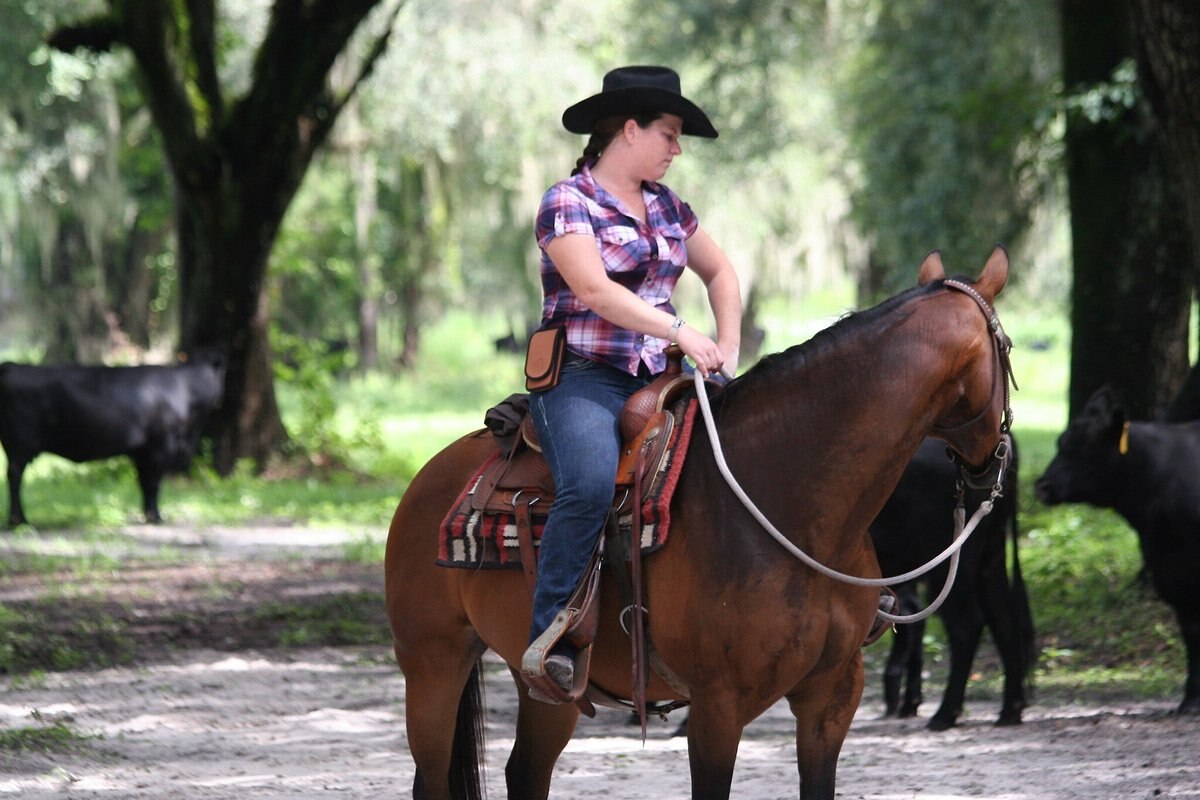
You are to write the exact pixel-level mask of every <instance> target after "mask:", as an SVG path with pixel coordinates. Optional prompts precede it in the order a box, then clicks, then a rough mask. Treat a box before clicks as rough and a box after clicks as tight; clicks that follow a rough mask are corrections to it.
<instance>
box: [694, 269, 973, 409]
mask: <svg viewBox="0 0 1200 800" xmlns="http://www.w3.org/2000/svg"><path fill="white" fill-rule="evenodd" d="M968 280H969V279H968ZM942 283H943V281H942V280H934V281H930V282H929V283H927V284H924V285H922V286H913V287H911V288H909V289H905V290H904V291H902V292H900V293H899V294H896V295H892V296H891V297H889V298H887V299H886V300H883V301H882V302H880V303H878V304H877V305H874V306H871V307H870V308H866V309H863V310H861V311H849V312H847V313H845V314H844V315H842V316H841V317H840V318H839V319H838V320H837V321H836V322H835V323H833V324H832V325H830V326H829V327H828V328H824V329H823V330H820V331H817V333H815V334H814V335H813V336H812V338H811V339H808V340H807V341H804V342H800V343H798V344H794V345H792V346H790V347H788V348H787V349H785V350H781V351H779V352H777V353H771V354H768V355H766V356H763V357H762V358H760V359H759V360H758V362H757V363H755V365H754V366H752V367H751V368H750V369H748V370H746V372H744V373H743V374H742V375H740V376H738V378H736V379H735V380H733V381H731V382H730V383H729V384H727V385H726V386H725V387H723V388H722V389H721V391H720V392H719V393H717V394H716V395H715V396H714V397H713V403H714V405H718V404H723V403H726V402H729V401H730V400H731V399H733V398H734V397H737V396H738V395H740V394H742V393H744V392H753V391H755V389H757V388H759V387H760V386H761V385H762V384H763V383H764V382H769V381H775V380H777V379H779V378H780V377H781V376H782V375H784V374H791V373H793V372H795V371H798V370H802V369H803V368H804V365H805V364H807V363H808V362H810V361H813V360H816V359H818V358H819V357H820V356H821V355H822V354H824V353H826V352H828V351H830V350H832V349H834V348H836V347H838V346H839V345H840V344H841V342H842V341H844V340H845V339H849V338H852V337H855V336H859V335H861V333H862V331H864V330H866V329H869V328H872V327H874V326H876V325H877V324H878V323H879V320H881V319H883V318H885V317H891V316H892V315H893V314H894V313H895V312H896V311H897V310H899V309H900V308H901V307H903V306H906V305H908V303H909V302H911V301H912V300H916V299H918V298H921V297H925V296H927V295H930V294H933V293H935V292H937V291H940V290H941V289H942Z"/></svg>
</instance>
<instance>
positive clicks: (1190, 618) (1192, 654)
mask: <svg viewBox="0 0 1200 800" xmlns="http://www.w3.org/2000/svg"><path fill="white" fill-rule="evenodd" d="M1175 616H1176V619H1178V620H1179V630H1180V633H1181V634H1182V635H1183V645H1184V648H1185V649H1186V650H1187V679H1186V681H1185V682H1184V684H1183V702H1182V703H1180V705H1179V713H1180V714H1200V608H1197V609H1195V610H1193V611H1191V612H1190V613H1188V612H1185V611H1184V610H1182V609H1178V608H1177V609H1176V611H1175Z"/></svg>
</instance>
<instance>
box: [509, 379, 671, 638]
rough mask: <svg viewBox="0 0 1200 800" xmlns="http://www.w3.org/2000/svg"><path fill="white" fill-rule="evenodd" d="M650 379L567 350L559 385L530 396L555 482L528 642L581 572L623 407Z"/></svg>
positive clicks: (612, 473)
mask: <svg viewBox="0 0 1200 800" xmlns="http://www.w3.org/2000/svg"><path fill="white" fill-rule="evenodd" d="M646 383H648V379H647V378H645V377H641V376H636V377H635V376H633V375H629V374H628V373H625V372H622V371H620V370H618V369H615V368H613V367H610V366H608V365H606V364H598V363H596V362H594V361H588V360H587V359H584V358H582V357H580V356H574V355H568V357H567V361H566V363H564V364H563V368H562V376H561V378H560V379H559V382H558V385H557V386H555V387H554V388H553V389H550V390H548V391H545V392H534V393H533V394H532V396H531V397H530V402H529V410H530V413H531V414H533V424H534V427H535V428H536V429H537V435H538V441H539V442H540V444H541V446H542V453H543V455H545V457H546V463H547V464H548V465H549V466H550V472H551V474H552V475H553V476H554V486H555V490H554V504H553V505H551V506H550V512H549V516H548V517H547V519H546V528H545V530H544V531H543V533H542V541H541V546H540V547H539V548H538V567H537V570H538V574H537V588H536V591H535V592H534V595H533V622H532V624H531V626H530V632H529V641H530V642H532V641H533V640H534V639H536V638H537V637H538V636H539V635H541V633H542V632H543V631H544V630H546V628H548V627H549V626H550V623H551V622H553V621H554V617H555V615H556V614H558V612H559V611H561V610H562V609H563V607H564V606H566V604H567V600H569V599H570V597H571V592H573V591H574V590H575V587H576V585H577V584H578V583H579V580H580V578H582V577H583V571H584V569H586V568H587V563H588V559H589V558H590V556H591V554H592V550H593V549H594V548H595V546H596V539H597V537H598V536H599V535H600V532H601V530H602V529H603V528H604V522H605V519H606V518H607V517H608V512H609V508H610V507H611V506H612V502H613V488H614V484H615V482H616V477H617V463H618V461H619V460H620V455H621V431H620V427H619V422H620V417H621V409H622V408H623V407H624V405H625V401H626V400H627V399H629V396H630V395H631V394H633V393H634V392H635V391H637V390H638V389H640V388H642V387H643V386H645V385H646Z"/></svg>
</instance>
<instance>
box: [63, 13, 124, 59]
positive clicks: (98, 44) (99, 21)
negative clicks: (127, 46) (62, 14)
mask: <svg viewBox="0 0 1200 800" xmlns="http://www.w3.org/2000/svg"><path fill="white" fill-rule="evenodd" d="M120 43H121V23H120V22H118V21H117V20H116V19H115V18H113V17H112V16H109V15H105V16H100V17H93V18H91V19H89V20H84V21H83V22H77V23H75V24H73V25H64V26H62V27H60V28H56V29H55V30H53V31H51V32H50V35H49V36H47V37H46V44H48V45H50V46H51V47H53V48H54V49H55V50H59V51H61V52H63V53H74V52H75V51H76V50H89V51H91V52H93V53H107V52H108V51H109V50H111V49H112V48H113V47H114V46H115V45H117V44H120Z"/></svg>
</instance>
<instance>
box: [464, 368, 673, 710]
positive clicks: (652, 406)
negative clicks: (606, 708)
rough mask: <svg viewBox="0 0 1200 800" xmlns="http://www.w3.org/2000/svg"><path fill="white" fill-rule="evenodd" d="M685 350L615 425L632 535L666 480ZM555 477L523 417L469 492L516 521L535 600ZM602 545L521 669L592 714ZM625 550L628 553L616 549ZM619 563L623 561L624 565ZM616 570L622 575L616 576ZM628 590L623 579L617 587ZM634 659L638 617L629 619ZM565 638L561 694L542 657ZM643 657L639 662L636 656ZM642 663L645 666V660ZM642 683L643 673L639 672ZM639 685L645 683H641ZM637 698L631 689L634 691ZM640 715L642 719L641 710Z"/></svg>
mask: <svg viewBox="0 0 1200 800" xmlns="http://www.w3.org/2000/svg"><path fill="white" fill-rule="evenodd" d="M682 361H683V351H682V350H680V349H679V348H678V347H677V346H674V345H672V346H671V347H669V348H668V349H667V368H666V369H665V370H664V371H663V372H662V373H661V374H660V375H658V376H657V377H656V378H655V379H654V380H653V381H651V382H650V383H649V384H648V385H646V386H645V387H643V388H642V389H639V390H638V391H637V392H635V393H634V394H633V395H631V396H630V398H629V399H628V400H627V401H626V403H625V407H624V409H623V410H622V413H621V418H620V420H619V427H620V431H621V459H620V461H619V463H618V466H617V476H616V481H615V483H614V486H613V509H612V510H613V514H614V515H615V514H620V513H624V512H627V511H628V512H630V513H631V514H632V515H633V520H634V523H633V526H632V529H633V530H639V529H640V523H639V514H640V511H641V498H642V497H644V496H646V495H648V494H649V493H650V492H651V491H652V490H653V488H654V485H655V482H656V481H657V480H659V479H660V478H661V476H662V474H663V467H664V462H665V460H666V457H667V455H668V445H669V443H670V440H671V432H672V429H673V426H674V422H675V417H674V416H673V415H672V414H671V412H670V408H671V407H672V405H673V404H674V403H675V401H677V400H678V399H679V398H680V397H681V396H682V394H683V393H684V392H685V391H686V390H687V388H688V387H689V385H690V384H691V382H692V380H691V378H689V377H688V376H686V375H685V374H684V373H683V368H682ZM554 494H555V491H554V478H553V476H552V475H551V473H550V468H549V466H548V465H547V464H546V460H545V458H544V457H543V456H542V452H541V447H540V446H539V444H538V441H537V434H536V431H535V429H534V427H533V421H532V418H531V417H530V416H529V415H528V414H526V415H525V416H524V417H523V418H522V419H521V421H520V424H519V428H518V433H517V435H516V436H515V437H513V442H512V447H511V450H510V452H509V454H508V458H506V459H505V458H502V459H497V460H496V461H495V463H493V464H492V465H491V466H490V467H488V468H487V469H485V470H484V472H483V473H482V474H481V475H480V477H479V480H478V482H477V483H476V485H475V488H474V491H473V492H472V494H471V499H470V503H471V507H472V509H473V510H476V511H480V512H482V513H484V514H489V513H492V514H501V513H503V514H512V515H513V517H514V518H515V520H516V528H517V539H518V546H519V549H520V554H521V567H522V570H523V571H524V573H525V580H526V583H527V585H528V588H529V592H530V596H532V594H533V591H534V588H535V586H536V583H537V551H536V548H535V546H534V537H533V521H534V518H535V517H544V516H545V515H546V514H547V513H549V510H550V506H551V505H552V504H553V502H554ZM601 549H602V545H601V544H598V546H597V551H596V552H595V553H594V554H593V556H592V561H591V562H590V564H589V566H588V569H587V570H586V571H585V573H584V579H583V581H582V582H581V583H580V585H579V587H578V588H577V589H576V591H575V593H574V594H573V595H572V597H571V599H570V600H569V601H568V603H567V607H566V608H565V609H564V610H563V611H561V612H560V613H559V615H558V617H556V619H555V620H554V622H553V623H552V624H551V626H550V627H549V628H548V629H547V630H546V632H545V633H543V634H542V636H540V637H539V638H538V640H537V641H535V642H534V643H533V645H532V646H531V647H530V649H529V651H528V654H527V655H528V657H527V658H526V660H525V663H522V665H521V671H522V676H523V677H524V678H525V680H526V682H527V683H528V684H529V685H530V686H531V687H534V688H536V689H537V690H538V691H540V692H541V693H542V694H543V695H545V696H546V697H548V698H549V699H551V700H553V701H556V702H560V703H568V702H574V703H577V704H579V705H580V707H581V709H582V710H583V711H584V713H587V714H589V716H590V715H594V714H595V709H594V707H592V704H591V702H590V701H589V700H588V699H587V698H586V697H584V693H585V692H586V691H587V689H588V684H587V672H588V670H587V668H588V662H589V660H590V651H591V643H592V642H593V641H594V639H595V636H596V630H597V628H598V625H599V619H598V617H599V603H598V602H596V601H597V599H598V597H599V583H600V567H601V563H602V554H601ZM621 549H622V550H625V548H621ZM627 554H628V555H629V557H630V560H631V561H632V564H633V571H634V576H633V581H632V587H631V589H632V600H633V607H634V608H640V607H641V602H640V590H641V581H640V566H639V565H640V553H639V548H638V547H637V546H636V545H633V544H632V543H631V546H630V547H629V548H628V551H627ZM622 561H624V559H622ZM618 571H619V570H618ZM622 582H623V583H625V584H628V581H627V580H626V581H622ZM634 617H635V620H634V627H635V628H637V629H638V631H637V635H635V636H634V647H635V660H638V659H639V657H638V655H637V651H638V648H639V647H640V646H641V645H640V642H639V640H640V639H641V638H642V637H641V636H640V629H641V623H642V618H641V615H640V614H634ZM564 636H565V637H566V638H567V640H568V641H570V642H571V644H572V645H573V646H574V647H575V648H576V653H577V655H576V659H575V685H574V686H573V687H572V688H571V689H570V690H569V691H567V692H564V691H563V690H562V689H561V688H560V687H559V686H558V685H557V684H556V683H555V682H554V681H553V680H551V679H549V678H548V677H547V676H546V674H545V657H546V654H547V653H548V652H549V651H550V649H551V647H553V646H554V644H555V643H557V642H558V641H559V639H561V638H563V637H564ZM641 658H642V659H644V656H642V657H641ZM642 663H643V664H644V660H643V661H642ZM643 677H644V670H643ZM638 683H639V684H640V685H643V686H644V680H643V681H639V682H638ZM635 694H636V691H635ZM641 708H642V711H641V713H642V716H643V718H644V706H642V707H641Z"/></svg>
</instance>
